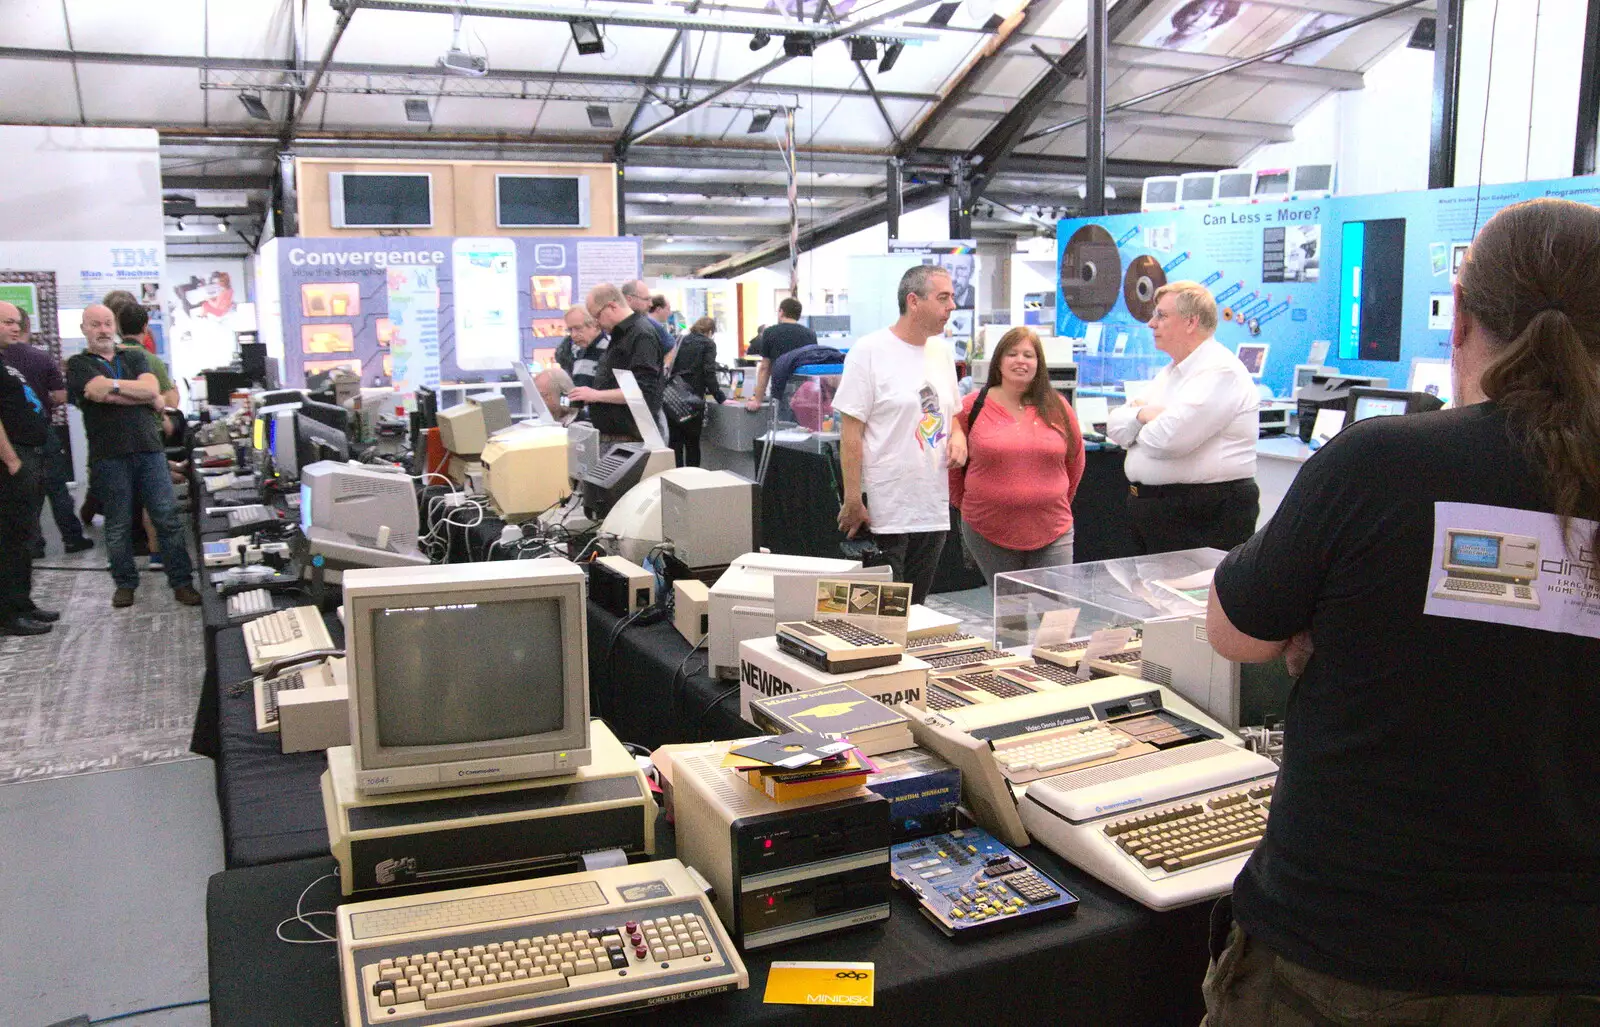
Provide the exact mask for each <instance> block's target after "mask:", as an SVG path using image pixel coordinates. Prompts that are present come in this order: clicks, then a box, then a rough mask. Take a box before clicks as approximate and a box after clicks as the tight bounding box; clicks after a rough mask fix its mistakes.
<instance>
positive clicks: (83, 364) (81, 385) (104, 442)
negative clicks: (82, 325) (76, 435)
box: [67, 349, 161, 463]
mask: <svg viewBox="0 0 1600 1027" xmlns="http://www.w3.org/2000/svg"><path fill="white" fill-rule="evenodd" d="M153 373H154V372H152V371H151V370H150V365H149V364H148V363H147V362H146V361H145V358H144V351H143V350H140V349H119V350H118V351H117V352H116V354H115V355H114V356H113V357H112V358H111V359H110V360H107V359H105V358H104V357H99V356H96V355H95V354H93V353H89V352H87V351H85V352H83V353H77V354H74V355H73V356H72V357H71V359H69V360H68V361H67V398H68V400H69V401H71V402H73V403H76V404H77V405H78V409H80V410H82V411H83V433H84V435H85V436H86V437H87V438H88V440H89V461H90V463H93V462H94V461H96V460H104V459H106V458H107V457H113V456H126V455H127V454H129V453H159V452H160V451H161V426H160V424H159V423H158V422H157V419H156V418H154V417H152V416H151V415H150V411H151V408H150V406H149V405H147V404H142V405H139V406H122V405H119V404H116V403H96V402H94V401H93V400H90V399H88V398H87V397H86V396H84V394H83V393H84V389H85V388H86V387H88V384H89V383H90V382H91V381H93V380H94V379H95V378H98V377H100V376H101V375H104V376H105V377H107V378H113V379H117V380H120V381H129V380H131V379H134V378H137V377H139V376H140V375H142V374H153Z"/></svg>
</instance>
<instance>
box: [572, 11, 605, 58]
mask: <svg viewBox="0 0 1600 1027" xmlns="http://www.w3.org/2000/svg"><path fill="white" fill-rule="evenodd" d="M567 27H568V28H570V29H572V42H573V45H574V46H576V47H577V48H578V53H580V54H582V55H584V56H585V57H587V56H589V55H591V54H597V53H605V52H606V42H605V40H604V39H602V38H601V37H600V26H599V25H598V24H597V23H596V22H595V20H594V19H593V18H573V19H572V20H571V21H569V22H567Z"/></svg>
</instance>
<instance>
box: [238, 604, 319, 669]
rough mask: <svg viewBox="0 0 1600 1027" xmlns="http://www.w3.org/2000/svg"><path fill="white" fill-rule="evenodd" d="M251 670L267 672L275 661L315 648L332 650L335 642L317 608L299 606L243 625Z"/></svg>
mask: <svg viewBox="0 0 1600 1027" xmlns="http://www.w3.org/2000/svg"><path fill="white" fill-rule="evenodd" d="M244 645H245V650H246V652H248V653H249V655H250V669H251V670H253V671H258V672H259V671H262V670H265V669H266V667H267V665H268V664H270V663H272V662H273V661H274V660H281V659H283V658H284V657H286V656H294V655H297V654H299V653H309V652H311V651H313V650H316V649H332V648H333V639H332V638H331V637H330V636H329V635H328V629H327V627H326V626H325V625H324V624H323V623H322V614H321V613H320V612H318V610H317V608H316V607H315V606H296V607H293V608H292V609H288V610H279V611H277V612H276V613H269V614H267V615H265V616H263V617H257V618H256V619H255V620H253V621H250V622H249V623H248V624H246V625H245V626H244Z"/></svg>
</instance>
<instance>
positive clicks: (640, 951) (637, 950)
mask: <svg viewBox="0 0 1600 1027" xmlns="http://www.w3.org/2000/svg"><path fill="white" fill-rule="evenodd" d="M633 954H634V955H636V956H638V957H639V958H640V959H643V958H645V957H646V956H648V955H649V954H650V950H649V949H647V948H645V947H644V946H643V945H635V946H634V947H633Z"/></svg>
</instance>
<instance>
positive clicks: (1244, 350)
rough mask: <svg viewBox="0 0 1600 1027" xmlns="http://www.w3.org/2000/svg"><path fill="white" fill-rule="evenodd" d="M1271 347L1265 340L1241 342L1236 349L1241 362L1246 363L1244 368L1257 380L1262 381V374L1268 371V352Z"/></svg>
mask: <svg viewBox="0 0 1600 1027" xmlns="http://www.w3.org/2000/svg"><path fill="white" fill-rule="evenodd" d="M1270 348H1271V347H1270V346H1268V344H1267V343H1264V342H1241V343H1239V348H1238V349H1237V350H1236V351H1235V353H1236V354H1237V356H1238V357H1239V363H1241V364H1243V365H1244V369H1245V370H1246V371H1249V372H1250V377H1252V378H1254V379H1255V380H1256V381H1260V380H1261V376H1262V375H1264V374H1266V373H1267V352H1268V351H1269V350H1270Z"/></svg>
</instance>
